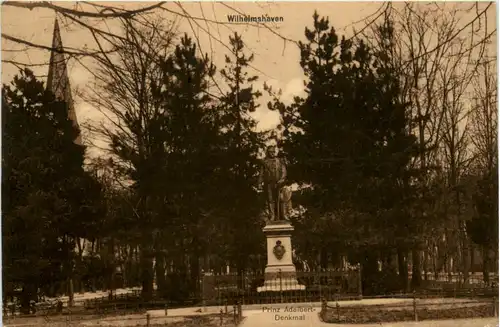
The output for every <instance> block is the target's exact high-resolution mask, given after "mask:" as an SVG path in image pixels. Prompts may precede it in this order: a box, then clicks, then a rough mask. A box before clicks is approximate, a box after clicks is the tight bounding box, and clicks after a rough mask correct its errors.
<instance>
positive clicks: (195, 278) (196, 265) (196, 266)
mask: <svg viewBox="0 0 500 327" xmlns="http://www.w3.org/2000/svg"><path fill="white" fill-rule="evenodd" d="M189 266H190V267H189V270H190V275H191V283H190V284H191V287H190V290H191V291H192V292H194V294H196V296H198V295H199V292H200V255H199V252H198V251H195V252H194V253H193V254H192V255H191V258H190V259H189Z"/></svg>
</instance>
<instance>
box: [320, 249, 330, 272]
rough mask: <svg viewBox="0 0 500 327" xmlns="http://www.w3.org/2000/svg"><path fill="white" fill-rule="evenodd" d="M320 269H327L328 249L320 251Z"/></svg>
mask: <svg viewBox="0 0 500 327" xmlns="http://www.w3.org/2000/svg"><path fill="white" fill-rule="evenodd" d="M320 251H321V252H320V263H319V264H320V267H321V269H327V268H328V249H327V248H326V247H322V248H321V250H320Z"/></svg>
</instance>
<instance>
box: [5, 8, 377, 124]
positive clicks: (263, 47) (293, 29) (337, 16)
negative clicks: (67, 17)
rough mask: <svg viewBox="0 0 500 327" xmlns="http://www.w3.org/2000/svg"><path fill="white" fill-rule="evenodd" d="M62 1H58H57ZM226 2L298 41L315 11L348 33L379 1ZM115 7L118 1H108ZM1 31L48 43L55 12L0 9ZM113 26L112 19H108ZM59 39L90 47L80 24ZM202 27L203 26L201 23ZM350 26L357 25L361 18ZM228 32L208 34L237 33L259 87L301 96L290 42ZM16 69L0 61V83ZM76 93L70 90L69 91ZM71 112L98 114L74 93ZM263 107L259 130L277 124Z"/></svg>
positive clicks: (72, 70) (44, 54) (253, 32)
mask: <svg viewBox="0 0 500 327" xmlns="http://www.w3.org/2000/svg"><path fill="white" fill-rule="evenodd" d="M59 4H61V3H59ZM147 4H149V3H141V4H138V3H120V5H121V6H127V7H134V8H136V7H138V6H145V5H147ZM227 4H228V5H229V6H232V7H234V8H237V9H238V10H240V11H242V12H245V13H246V14H248V15H252V16H260V15H263V14H267V15H269V16H282V17H283V20H284V21H283V22H281V23H277V24H275V25H270V26H275V27H276V31H277V32H278V33H280V34H281V35H283V36H285V37H287V38H290V39H293V40H303V39H304V37H303V33H304V27H305V26H306V25H307V26H311V22H312V15H313V13H314V10H315V9H317V10H318V12H319V13H320V14H321V15H327V16H329V17H330V21H331V22H332V24H333V25H334V26H335V27H336V28H337V29H338V30H339V32H341V33H342V32H343V31H344V30H347V31H348V33H349V34H350V31H352V28H353V25H352V23H353V22H356V21H359V20H360V19H362V18H363V17H366V16H369V15H371V14H373V13H374V12H376V11H377V9H378V8H380V6H381V5H382V4H381V3H374V2H370V3H364V2H363V3H340V2H337V3H325V2H320V3H313V2H311V3H264V2H261V3H237V2H228V3H227ZM113 5H115V6H116V5H117V3H113ZM168 8H170V9H172V10H174V11H177V12H181V11H182V9H181V8H179V7H178V6H176V5H175V4H171V5H169V6H168ZM183 8H184V9H185V10H186V11H187V12H189V13H190V14H191V15H193V16H197V17H202V16H203V15H204V16H205V17H207V18H209V19H216V20H218V21H227V15H231V14H234V12H232V11H231V9H230V8H228V7H226V6H224V5H222V4H218V3H208V2H204V3H183ZM2 9H3V10H2V32H3V33H7V34H9V35H13V36H16V37H19V38H22V39H24V40H27V41H30V42H32V43H37V44H43V45H47V46H50V43H51V40H52V31H53V25H54V18H55V13H54V12H53V11H52V10H48V9H35V10H32V11H30V10H26V9H18V8H11V7H3V8H2ZM160 14H161V15H162V16H164V17H165V19H172V18H173V15H172V14H171V13H167V12H162V13H160ZM108 24H109V25H111V26H113V22H108ZM60 25H61V37H62V40H63V44H64V45H65V46H68V47H80V48H81V45H82V43H83V44H88V46H89V47H93V46H94V43H93V40H92V37H91V35H90V33H89V32H88V31H86V30H84V29H82V28H79V27H76V26H74V25H69V24H65V21H61V22H60ZM202 26H203V28H206V25H203V24H202ZM354 26H358V27H360V26H362V22H360V23H358V24H355V25H354ZM179 27H180V30H181V31H183V32H184V31H185V32H187V33H189V34H190V35H192V34H193V30H192V29H191V27H190V24H189V23H188V21H187V20H186V19H181V20H180V21H179ZM230 28H231V30H230V29H229V28H227V27H225V26H222V25H221V26H220V27H219V28H217V29H216V28H214V27H212V28H211V32H212V33H213V34H214V35H216V37H217V38H219V39H221V40H224V41H225V42H227V40H228V37H229V35H230V34H232V33H233V31H237V32H239V33H241V34H242V36H243V40H244V41H245V43H246V44H247V45H248V47H249V48H250V49H251V52H253V53H254V54H255V61H254V66H255V67H256V68H257V69H258V70H259V72H258V71H254V72H255V73H256V74H257V75H259V76H260V81H259V82H258V83H257V86H258V87H262V84H263V83H264V82H267V83H268V84H271V85H273V86H275V87H277V88H281V89H282V90H283V98H284V100H286V101H287V100H288V101H289V100H291V99H292V97H293V96H294V95H297V94H300V92H301V91H302V90H303V74H302V69H301V67H300V65H299V51H298V49H297V47H296V46H295V45H294V44H292V43H286V44H285V42H284V41H283V40H281V39H280V38H279V37H277V36H275V35H273V34H272V33H271V32H270V31H268V30H266V29H265V28H261V29H259V28H255V27H248V26H234V25H232V26H230ZM195 31H196V32H197V33H199V37H200V40H201V44H202V47H203V48H204V49H203V50H204V52H208V53H212V52H213V53H214V57H213V60H214V62H215V64H216V65H217V66H218V67H219V68H222V67H223V61H222V60H223V58H224V54H225V53H226V52H227V49H226V48H224V47H223V46H222V45H221V44H220V43H218V42H217V41H216V40H214V39H212V40H211V46H212V50H211V48H210V40H209V38H208V36H207V34H206V33H205V32H203V31H202V30H200V29H199V28H197V27H195ZM2 48H3V49H23V50H24V49H25V47H24V46H21V45H13V44H12V43H10V42H7V41H4V40H2ZM49 56H50V54H49V53H48V51H43V50H33V49H31V50H29V51H27V52H3V53H2V57H3V58H4V59H12V60H16V61H20V62H31V63H33V64H39V63H46V62H48V60H49ZM32 69H33V70H34V71H35V73H36V74H37V75H46V74H47V67H46V66H40V67H32ZM17 71H18V69H17V68H16V67H14V66H13V65H2V82H3V83H6V82H9V81H10V80H11V79H12V77H13V76H14V75H15V74H16V73H17ZM69 74H70V80H71V84H72V88H73V89H75V91H76V89H78V90H79V91H81V90H82V89H85V88H86V87H91V86H90V83H89V82H91V76H90V74H89V73H88V72H87V71H86V70H85V69H84V68H82V67H81V66H80V65H78V64H77V63H76V62H74V61H72V60H70V62H69ZM74 93H75V92H74ZM75 102H76V113H77V116H78V119H79V121H87V120H88V119H89V118H91V119H92V118H94V116H95V115H96V114H97V112H96V110H95V109H93V108H92V107H90V106H89V105H86V104H85V103H83V102H82V100H81V99H78V97H77V98H76V99H75ZM260 102H261V103H262V106H261V108H260V109H259V110H258V112H256V114H255V116H256V118H257V119H258V120H259V128H261V129H268V128H271V127H273V126H275V125H276V124H277V123H278V117H277V114H276V113H274V112H270V111H269V110H267V108H266V105H265V103H266V102H267V98H262V99H261V101H260Z"/></svg>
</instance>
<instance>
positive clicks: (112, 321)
mask: <svg viewBox="0 0 500 327" xmlns="http://www.w3.org/2000/svg"><path fill="white" fill-rule="evenodd" d="M408 301H411V300H405V299H376V300H362V301H344V302H342V305H345V306H348V305H354V304H356V305H360V304H363V305H395V304H405V302H408ZM430 301H431V302H436V301H442V300H436V299H434V300H430ZM456 301H457V304H458V302H459V301H460V300H458V299H457V300H456ZM431 302H429V304H431ZM448 302H449V299H447V303H448ZM328 305H331V306H333V305H335V304H334V303H329V304H328ZM285 308H286V310H287V311H295V312H293V313H285V312H284V311H285ZM221 309H222V310H223V311H224V310H225V308H223V307H218V306H210V307H191V308H179V309H170V310H168V316H165V312H164V311H163V310H151V311H148V312H147V313H142V314H127V315H121V316H116V315H115V316H108V317H97V316H96V317H88V318H87V319H85V320H82V319H80V318H78V317H72V318H71V319H68V318H67V317H59V318H50V319H51V320H49V319H44V318H43V317H38V318H14V319H9V320H6V321H4V322H3V325H4V326H7V327H38V326H40V327H42V326H43V327H48V326H55V327H59V326H61V327H62V326H66V327H67V326H74V327H77V326H78V327H80V326H82V327H83V326H86V327H96V326H100V327H101V326H109V327H114V326H116V327H122V326H147V315H148V314H149V321H150V326H151V327H155V326H169V327H195V326H200V327H216V326H221V325H222V326H224V327H230V326H235V324H234V322H233V317H232V315H231V313H229V314H228V315H222V316H221V315H220V312H221ZM320 310H321V305H320V303H295V304H271V305H269V304H267V305H266V304H264V305H248V306H243V317H244V318H243V321H242V322H241V324H240V325H239V326H241V327H254V326H255V327H271V326H272V327H274V326H283V327H285V326H286V327H316V326H325V327H326V326H330V327H347V326H350V327H352V326H356V327H372V326H384V327H404V326H408V327H410V326H415V327H417V326H418V327H462V326H463V327H493V326H499V324H498V318H475V319H454V320H429V321H420V322H397V323H392V322H391V323H378V324H357V325H349V324H329V323H325V322H322V321H321V319H320V317H319V312H320ZM287 316H290V317H293V316H296V317H301V318H302V319H301V320H287V318H286V317H287ZM221 318H222V324H221Z"/></svg>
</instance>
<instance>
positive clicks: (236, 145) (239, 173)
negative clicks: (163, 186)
mask: <svg viewBox="0 0 500 327" xmlns="http://www.w3.org/2000/svg"><path fill="white" fill-rule="evenodd" d="M229 43H230V46H231V53H230V54H228V55H226V57H225V62H226V65H225V67H224V68H223V69H221V71H220V73H221V75H222V77H223V78H224V80H225V82H226V85H227V87H228V88H229V90H228V92H227V93H225V94H224V96H223V97H222V98H221V99H220V100H221V102H220V104H219V107H220V108H219V113H220V117H219V121H220V124H221V125H220V131H221V133H222V135H221V137H222V143H223V150H224V154H225V155H224V161H223V162H222V167H223V168H222V169H223V172H224V173H223V175H224V181H225V184H224V187H223V188H224V190H223V192H224V197H225V198H226V199H227V200H229V201H228V202H227V206H226V214H225V216H226V219H225V223H226V224H227V226H228V227H227V229H226V230H227V231H228V232H229V234H227V235H226V237H228V239H227V241H228V243H227V244H226V246H227V247H228V250H229V258H228V259H230V260H231V261H233V262H235V263H236V266H237V270H238V272H239V273H240V274H241V273H242V272H243V271H244V270H245V269H246V268H247V266H248V264H249V262H248V257H249V255H251V254H260V252H261V251H262V249H261V247H260V245H261V244H263V242H261V241H263V240H262V237H259V236H262V234H261V231H260V228H261V224H262V221H261V220H260V219H259V217H261V208H262V199H261V197H260V195H259V194H258V193H257V191H256V190H257V188H256V187H257V182H258V174H259V171H260V168H259V167H260V166H259V160H258V155H259V150H260V149H262V147H263V144H264V134H263V133H262V132H258V131H257V130H256V128H257V122H256V120H255V119H254V118H253V117H252V116H251V114H252V113H253V112H255V110H256V109H257V108H258V104H257V103H256V100H257V99H258V98H259V97H260V96H261V92H260V91H258V90H254V89H253V83H254V82H255V81H257V79H258V77H257V76H250V75H249V72H248V68H249V65H250V64H251V62H252V61H253V54H252V55H250V56H248V55H246V54H245V47H244V43H243V40H242V38H241V36H240V35H238V34H237V33H235V34H234V36H231V37H230V38H229Z"/></svg>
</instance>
